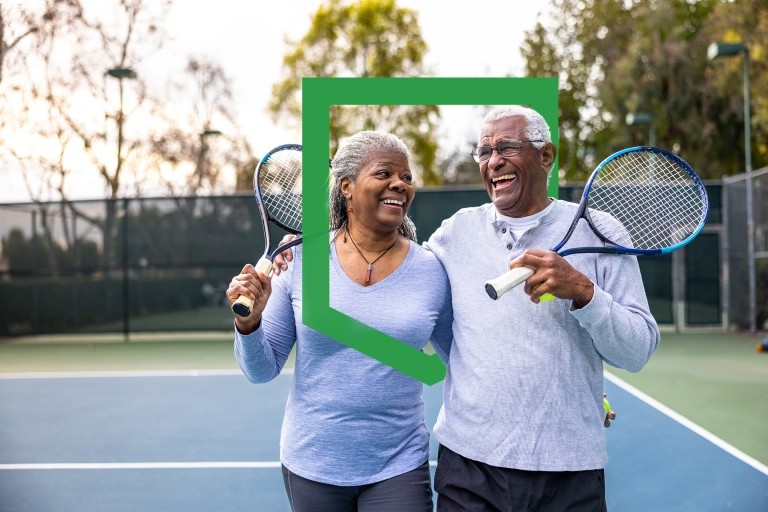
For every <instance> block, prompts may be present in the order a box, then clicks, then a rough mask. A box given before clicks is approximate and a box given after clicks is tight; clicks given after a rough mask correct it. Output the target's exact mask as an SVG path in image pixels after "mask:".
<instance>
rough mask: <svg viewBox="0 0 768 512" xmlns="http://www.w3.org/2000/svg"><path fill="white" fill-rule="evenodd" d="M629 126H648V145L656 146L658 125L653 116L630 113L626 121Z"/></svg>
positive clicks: (644, 113) (645, 113)
mask: <svg viewBox="0 0 768 512" xmlns="http://www.w3.org/2000/svg"><path fill="white" fill-rule="evenodd" d="M624 121H626V123H627V126H634V125H638V124H647V125H648V145H649V146H656V124H655V123H654V120H653V114H649V113H648V112H630V113H629V114H627V117H626V118H625V119H624Z"/></svg>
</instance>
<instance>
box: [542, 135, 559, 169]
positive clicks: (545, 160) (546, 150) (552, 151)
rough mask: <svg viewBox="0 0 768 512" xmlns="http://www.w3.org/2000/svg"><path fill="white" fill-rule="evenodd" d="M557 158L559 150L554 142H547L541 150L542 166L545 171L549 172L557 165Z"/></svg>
mask: <svg viewBox="0 0 768 512" xmlns="http://www.w3.org/2000/svg"><path fill="white" fill-rule="evenodd" d="M556 156H557V148H556V147H555V144H554V143H553V142H547V143H546V144H544V147H542V148H541V165H542V167H543V169H542V170H543V171H545V172H549V171H550V169H552V166H553V165H554V164H555V157H556Z"/></svg>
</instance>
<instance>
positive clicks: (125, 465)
mask: <svg viewBox="0 0 768 512" xmlns="http://www.w3.org/2000/svg"><path fill="white" fill-rule="evenodd" d="M429 465H430V466H433V467H434V466H437V461H436V460H430V461H429ZM279 467H280V462H278V461H271V462H61V463H39V464H0V471H2V470H30V469H32V470H41V469H42V470H44V469H55V470H64V469H85V470H103V469H275V468H279Z"/></svg>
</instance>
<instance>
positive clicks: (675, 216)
mask: <svg viewBox="0 0 768 512" xmlns="http://www.w3.org/2000/svg"><path fill="white" fill-rule="evenodd" d="M589 205H590V210H593V211H594V210H597V211H601V212H605V213H608V214H610V216H611V217H613V218H615V219H616V220H618V221H619V223H621V224H618V223H616V222H615V221H614V220H613V219H611V217H608V216H603V215H599V214H597V215H592V220H593V222H594V223H595V225H596V227H597V228H598V230H599V231H600V232H601V233H602V234H603V235H605V236H606V237H607V238H609V239H610V240H612V241H614V242H617V243H620V245H627V243H626V242H625V241H624V240H623V238H625V237H626V236H627V235H628V236H629V238H630V239H631V246H632V247H634V248H637V249H659V248H663V247H670V246H672V245H676V244H678V243H680V242H682V241H683V240H685V239H686V238H688V237H689V236H690V235H692V234H693V233H694V232H695V231H696V230H697V229H698V226H699V225H700V224H701V221H702V216H703V215H704V213H705V212H706V209H707V206H706V201H705V199H703V198H702V194H701V193H700V186H699V185H698V184H697V183H696V182H694V180H693V178H692V177H691V176H690V175H689V173H688V172H687V171H686V170H685V169H684V168H682V167H680V166H679V165H678V164H676V163H675V162H673V161H671V160H669V159H667V158H666V157H664V156H662V155H659V154H656V153H651V152H633V153H627V154H625V155H622V157H619V158H617V159H615V160H614V161H612V162H610V163H608V164H607V165H606V166H605V167H604V168H603V169H601V171H600V172H599V173H598V175H597V176H596V178H595V180H594V182H593V184H592V188H591V190H590V191H589ZM624 232H626V235H625V234H624ZM614 237H615V238H614ZM622 242H623V243H622Z"/></svg>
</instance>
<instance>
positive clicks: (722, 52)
mask: <svg viewBox="0 0 768 512" xmlns="http://www.w3.org/2000/svg"><path fill="white" fill-rule="evenodd" d="M739 54H743V55H744V166H745V182H746V189H747V204H746V207H747V273H748V274H749V276H748V277H749V332H751V333H754V332H755V331H756V328H757V326H756V322H757V319H756V316H757V293H756V285H755V226H754V218H753V213H752V129H751V123H750V114H749V103H750V101H749V48H747V46H746V45H745V44H742V43H732V44H729V43H712V44H710V45H709V47H708V48H707V57H708V58H709V60H714V59H716V58H718V57H735V56H738V55H739Z"/></svg>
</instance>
